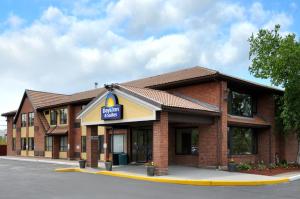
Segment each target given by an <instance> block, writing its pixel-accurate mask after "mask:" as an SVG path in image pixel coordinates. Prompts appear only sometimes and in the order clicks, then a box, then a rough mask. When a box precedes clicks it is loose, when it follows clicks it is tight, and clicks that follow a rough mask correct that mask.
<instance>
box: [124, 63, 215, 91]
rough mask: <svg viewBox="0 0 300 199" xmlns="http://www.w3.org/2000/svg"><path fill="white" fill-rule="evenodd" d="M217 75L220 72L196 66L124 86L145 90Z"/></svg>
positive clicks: (126, 83)
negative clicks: (144, 88) (145, 88)
mask: <svg viewBox="0 0 300 199" xmlns="http://www.w3.org/2000/svg"><path fill="white" fill-rule="evenodd" d="M217 73H218V72H217V71H215V70H211V69H208V68H203V67H199V66H196V67H193V68H187V69H183V70H178V71H174V72H170V73H164V74H161V75H157V76H153V77H147V78H143V79H139V80H134V81H130V82H125V83H123V84H124V85H128V86H136V87H141V88H143V87H151V86H158V85H163V84H168V83H173V82H178V81H182V80H186V79H193V78H198V77H204V76H209V75H214V74H217Z"/></svg>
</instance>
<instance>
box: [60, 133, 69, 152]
mask: <svg viewBox="0 0 300 199" xmlns="http://www.w3.org/2000/svg"><path fill="white" fill-rule="evenodd" d="M62 140H63V141H62ZM59 151H60V152H67V151H68V136H61V137H60V140H59Z"/></svg>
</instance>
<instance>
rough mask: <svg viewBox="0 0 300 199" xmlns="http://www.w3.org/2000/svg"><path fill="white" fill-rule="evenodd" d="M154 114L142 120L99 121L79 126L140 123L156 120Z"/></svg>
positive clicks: (82, 123)
mask: <svg viewBox="0 0 300 199" xmlns="http://www.w3.org/2000/svg"><path fill="white" fill-rule="evenodd" d="M153 112H154V114H153V115H152V116H150V117H143V118H137V119H135V118H132V119H125V120H108V121H99V122H82V121H81V125H83V126H89V125H101V124H116V123H120V124H121V123H128V122H142V121H153V120H156V112H155V111H153Z"/></svg>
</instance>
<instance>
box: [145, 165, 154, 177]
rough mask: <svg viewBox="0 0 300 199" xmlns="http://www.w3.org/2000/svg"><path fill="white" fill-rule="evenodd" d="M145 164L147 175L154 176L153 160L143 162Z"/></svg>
mask: <svg viewBox="0 0 300 199" xmlns="http://www.w3.org/2000/svg"><path fill="white" fill-rule="evenodd" d="M145 166H146V169H147V176H154V174H155V166H154V162H148V163H146V164H145Z"/></svg>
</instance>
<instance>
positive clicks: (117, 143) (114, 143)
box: [111, 135, 124, 153]
mask: <svg viewBox="0 0 300 199" xmlns="http://www.w3.org/2000/svg"><path fill="white" fill-rule="evenodd" d="M111 150H112V152H113V153H122V152H124V135H113V136H111Z"/></svg>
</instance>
